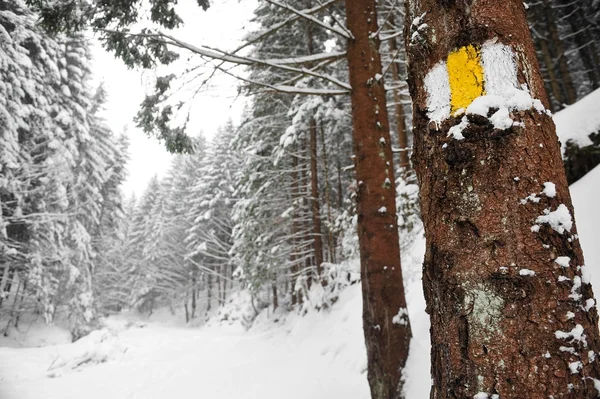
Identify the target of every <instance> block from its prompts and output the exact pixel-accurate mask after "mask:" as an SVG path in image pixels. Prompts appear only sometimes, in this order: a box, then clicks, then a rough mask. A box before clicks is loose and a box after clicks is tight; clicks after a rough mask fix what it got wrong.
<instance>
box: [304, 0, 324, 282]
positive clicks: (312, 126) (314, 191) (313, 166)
mask: <svg viewBox="0 0 600 399" xmlns="http://www.w3.org/2000/svg"><path fill="white" fill-rule="evenodd" d="M307 6H308V7H309V8H310V7H311V6H312V4H311V1H308V2H307ZM306 39H307V40H306V41H307V49H308V54H314V39H313V24H312V23H311V22H308V23H307V29H306ZM308 67H309V68H310V67H311V64H308ZM309 131H310V132H309V133H310V134H309V140H310V143H309V146H310V195H311V209H312V218H313V240H314V250H315V263H316V267H317V276H318V279H319V280H321V284H323V285H326V284H327V282H326V281H325V279H323V277H322V274H323V269H322V268H323V266H322V263H323V234H322V232H321V210H320V206H319V171H318V153H317V121H316V120H315V118H314V117H311V118H310V122H309Z"/></svg>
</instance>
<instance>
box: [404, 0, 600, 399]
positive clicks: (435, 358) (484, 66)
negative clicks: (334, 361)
mask: <svg viewBox="0 0 600 399" xmlns="http://www.w3.org/2000/svg"><path fill="white" fill-rule="evenodd" d="M424 13H426V14H424ZM407 17H408V19H407V21H408V22H407V28H406V30H405V35H406V40H407V43H411V45H410V46H407V47H408V48H409V59H410V62H409V66H410V70H409V83H410V89H411V94H412V96H413V102H414V116H415V119H414V126H415V148H414V151H415V152H414V157H413V161H414V162H413V165H414V167H415V169H416V171H417V176H418V178H419V182H420V187H421V193H420V196H421V209H422V215H423V223H424V226H425V235H426V240H427V244H426V254H425V263H424V275H423V285H424V289H425V299H426V302H427V312H428V313H429V315H430V316H431V345H432V349H431V362H432V365H431V371H432V375H433V386H432V390H431V398H435V399H440V398H473V397H476V398H488V397H491V398H502V399H506V398H534V399H537V398H540V399H541V398H549V397H554V398H592V397H596V396H597V394H598V392H597V390H596V389H595V388H594V385H595V384H596V383H600V381H598V380H597V379H598V378H600V367H599V365H598V360H597V359H598V355H597V354H598V351H599V350H600V341H599V339H598V327H597V325H598V316H597V313H596V309H595V301H594V299H593V294H592V290H591V287H590V285H589V277H588V273H587V270H589V269H587V268H585V267H583V265H584V261H583V256H582V253H581V248H580V245H579V240H578V238H577V230H576V228H575V225H574V224H572V219H571V218H572V215H573V209H572V205H571V199H570V196H569V188H568V186H567V181H566V178H565V173H564V168H563V166H562V160H561V156H560V148H559V143H558V140H557V137H556V133H555V127H554V124H553V122H552V118H551V117H550V116H549V115H548V114H547V113H546V112H545V111H544V110H543V109H541V106H540V105H541V104H540V103H539V102H538V103H536V102H534V101H531V100H527V101H525V102H524V103H528V104H530V105H529V106H524V105H519V106H517V105H514V103H513V108H505V107H510V105H508V103H509V102H508V101H507V103H506V104H504V105H503V104H498V102H496V105H495V108H494V106H492V107H490V109H489V110H488V112H483V114H484V115H485V116H484V115H481V113H482V111H481V108H479V110H477V107H476V106H474V107H472V108H469V109H468V111H467V112H479V113H480V114H479V115H478V114H470V115H469V116H468V117H463V116H462V115H460V114H459V116H452V115H456V114H454V110H453V109H452V108H454V107H456V108H460V107H467V106H469V104H472V102H473V100H475V99H476V98H478V97H479V96H481V95H482V94H483V93H484V90H485V93H486V94H487V95H490V96H489V97H487V99H492V96H491V95H496V97H494V98H496V99H498V98H500V97H502V96H508V97H510V96H515V97H511V98H513V99H516V98H521V99H527V95H528V94H527V93H529V94H530V95H531V97H533V98H537V99H539V100H541V103H543V104H544V106H546V107H547V106H548V102H547V99H546V93H545V91H544V87H543V83H542V79H541V76H540V73H539V67H538V64H537V61H536V57H535V51H534V48H533V42H532V40H531V36H530V34H529V31H528V27H527V22H526V18H525V11H524V7H523V3H522V2H521V1H520V0H478V1H465V2H453V1H446V0H423V1H418V2H417V1H416V0H413V1H409V2H408V6H407ZM425 24H426V25H425ZM522 85H526V88H527V89H523V86H522ZM519 89H520V91H519ZM511 93H512V94H511ZM508 97H506V98H508ZM479 100H484V99H479ZM450 104H452V105H450ZM478 104H479V105H481V104H482V102H478ZM488 104H489V103H488ZM522 104H523V103H522ZM517 107H518V109H517ZM498 108H503V109H504V111H506V110H507V109H510V114H509V113H508V112H506V113H505V114H504V115H505V117H508V116H510V117H511V118H512V119H513V120H514V121H515V122H516V123H513V122H512V121H510V119H508V121H509V122H510V123H506V119H504V122H503V123H498V119H497V118H498V117H499V115H501V114H502V113H503V112H502V111H499V112H500V113H499V114H496V111H497V109H498ZM492 114H493V115H496V116H495V117H492V116H491V115H492ZM459 125H460V126H461V127H460V128H459ZM450 128H453V130H452V131H449V130H450ZM457 129H458V130H457ZM460 129H462V132H461V131H460ZM449 133H450V134H449ZM457 133H460V135H459V134H457ZM488 395H489V396H488Z"/></svg>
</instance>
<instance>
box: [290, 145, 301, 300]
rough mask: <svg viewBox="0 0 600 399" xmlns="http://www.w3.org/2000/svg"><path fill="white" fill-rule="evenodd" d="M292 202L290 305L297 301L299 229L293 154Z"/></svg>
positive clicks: (296, 175) (296, 159) (298, 199)
mask: <svg viewBox="0 0 600 399" xmlns="http://www.w3.org/2000/svg"><path fill="white" fill-rule="evenodd" d="M291 175H292V176H291V177H292V204H293V206H294V211H293V212H292V253H291V254H290V261H291V263H292V265H291V267H290V274H291V278H290V295H291V297H292V306H294V305H296V303H297V293H296V280H297V279H298V253H299V248H298V233H299V231H300V229H299V227H298V225H299V221H298V218H299V217H300V212H298V210H299V207H300V190H299V188H298V185H299V184H300V183H301V182H300V180H299V176H298V175H299V173H298V157H297V156H296V155H295V154H292V173H291Z"/></svg>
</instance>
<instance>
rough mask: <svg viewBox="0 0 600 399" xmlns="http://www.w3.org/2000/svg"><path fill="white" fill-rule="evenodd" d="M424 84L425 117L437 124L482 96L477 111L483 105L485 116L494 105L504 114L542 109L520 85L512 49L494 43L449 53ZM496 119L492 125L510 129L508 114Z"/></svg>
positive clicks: (510, 121) (470, 46)
mask: <svg viewBox="0 0 600 399" xmlns="http://www.w3.org/2000/svg"><path fill="white" fill-rule="evenodd" d="M423 83H424V86H425V90H426V91H427V100H426V105H427V116H428V117H429V120H430V121H433V122H435V123H436V124H439V123H441V122H442V121H444V120H446V119H448V118H450V117H451V116H452V115H453V114H455V112H456V111H458V110H459V109H468V108H469V106H470V105H471V104H472V103H473V102H474V101H475V100H477V99H479V98H481V97H486V98H487V99H486V100H485V101H483V102H481V101H480V103H481V104H479V105H480V107H479V108H478V109H481V108H482V107H481V106H482V105H485V106H486V113H487V110H489V108H494V105H495V108H506V110H504V109H503V110H502V112H504V114H506V113H508V112H509V111H510V110H511V109H529V108H530V107H533V108H535V109H538V108H539V107H541V108H543V106H542V105H541V103H540V102H539V100H535V101H534V100H532V99H531V97H530V96H529V92H528V91H527V88H526V87H525V88H523V86H522V85H519V80H518V78H517V62H516V55H515V52H514V50H513V49H512V48H511V47H510V46H508V45H505V44H502V43H498V42H497V41H496V40H489V41H487V42H485V43H483V44H482V45H473V44H469V45H467V46H464V47H461V48H459V49H457V50H455V51H453V52H451V53H450V54H448V57H446V59H443V60H441V61H440V62H438V63H437V64H435V65H434V66H433V67H432V68H431V69H430V70H429V72H427V74H426V75H425V78H424V80H423ZM531 101H533V105H532V104H530V102H531ZM536 101H537V103H539V107H538V105H536V104H537V103H536ZM523 107H525V108H523ZM471 111H473V112H474V113H478V112H475V110H471ZM538 111H539V112H542V111H540V110H539V109H538ZM479 113H480V112H479ZM494 115H496V114H494ZM484 116H485V115H484ZM504 116H506V117H504ZM495 118H496V119H498V121H497V122H493V123H494V127H496V128H498V129H506V128H507V126H505V124H504V122H506V123H510V126H512V122H513V121H512V120H510V118H509V117H508V116H507V115H502V114H498V115H496V117H495ZM510 126H509V127H510Z"/></svg>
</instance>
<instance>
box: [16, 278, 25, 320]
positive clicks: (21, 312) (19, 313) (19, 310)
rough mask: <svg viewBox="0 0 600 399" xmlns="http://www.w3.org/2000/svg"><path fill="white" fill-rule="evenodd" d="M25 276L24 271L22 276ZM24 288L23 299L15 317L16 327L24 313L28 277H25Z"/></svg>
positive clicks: (22, 291)
mask: <svg viewBox="0 0 600 399" xmlns="http://www.w3.org/2000/svg"><path fill="white" fill-rule="evenodd" d="M20 277H23V273H21V276H20ZM22 285H23V289H22V290H21V299H20V300H19V306H18V310H17V315H16V317H15V328H19V321H20V320H21V315H22V314H23V302H24V301H25V293H26V292H27V279H26V278H23V283H22Z"/></svg>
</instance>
